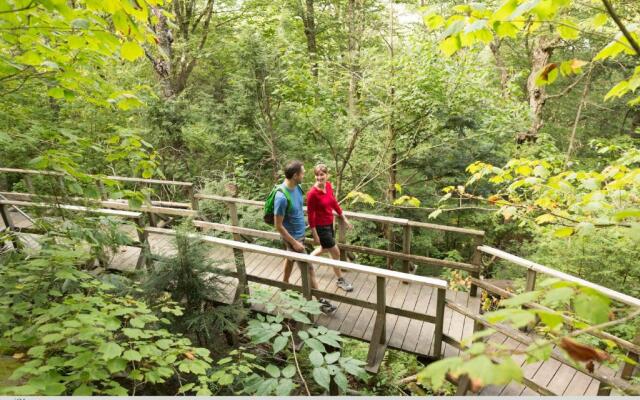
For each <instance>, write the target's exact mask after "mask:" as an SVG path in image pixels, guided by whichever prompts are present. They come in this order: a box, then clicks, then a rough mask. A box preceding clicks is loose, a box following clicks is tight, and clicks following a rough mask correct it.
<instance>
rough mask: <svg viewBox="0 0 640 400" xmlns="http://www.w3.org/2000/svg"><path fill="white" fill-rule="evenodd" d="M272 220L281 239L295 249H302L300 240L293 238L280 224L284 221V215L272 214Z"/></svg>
mask: <svg viewBox="0 0 640 400" xmlns="http://www.w3.org/2000/svg"><path fill="white" fill-rule="evenodd" d="M273 220H274V223H275V227H276V230H277V231H278V233H279V234H280V236H281V237H282V239H284V240H285V241H286V242H287V243H289V244H290V245H291V247H293V249H294V250H295V251H304V246H303V245H302V244H301V243H300V242H298V241H297V240H295V239H294V238H293V236H291V234H289V231H287V229H286V228H285V227H284V225H282V222H283V221H284V215H274V216H273Z"/></svg>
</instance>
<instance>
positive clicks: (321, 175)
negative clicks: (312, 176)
mask: <svg viewBox="0 0 640 400" xmlns="http://www.w3.org/2000/svg"><path fill="white" fill-rule="evenodd" d="M328 178H329V175H328V174H327V173H326V172H324V171H318V172H316V182H317V183H319V184H321V185H324V184H325V183H326V182H327V179H328Z"/></svg>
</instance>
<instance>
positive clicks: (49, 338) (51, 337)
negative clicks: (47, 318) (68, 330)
mask: <svg viewBox="0 0 640 400" xmlns="http://www.w3.org/2000/svg"><path fill="white" fill-rule="evenodd" d="M62 339H64V335H62V334H60V333H50V334H48V335H45V336H43V337H42V343H53V342H59V341H61V340H62Z"/></svg>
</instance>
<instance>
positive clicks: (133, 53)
mask: <svg viewBox="0 0 640 400" xmlns="http://www.w3.org/2000/svg"><path fill="white" fill-rule="evenodd" d="M120 55H121V56H122V58H123V59H124V60H127V61H135V60H137V59H138V58H140V57H142V56H143V55H144V50H143V49H142V47H141V46H140V45H139V44H138V43H136V42H126V43H125V44H123V45H122V48H121V49H120Z"/></svg>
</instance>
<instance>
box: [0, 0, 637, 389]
mask: <svg viewBox="0 0 640 400" xmlns="http://www.w3.org/2000/svg"><path fill="white" fill-rule="evenodd" d="M425 3H426V2H424V1H420V2H418V1H415V0H406V1H389V2H382V1H376V0H360V1H356V0H347V1H335V0H307V1H306V2H296V1H291V0H276V1H264V0H248V1H236V0H224V1H220V2H214V1H211V0H172V1H159V0H145V1H129V0H104V1H102V0H101V1H97V0H76V1H66V0H6V1H4V2H2V4H0V159H1V160H2V165H0V167H20V168H33V169H42V170H54V171H57V172H60V173H62V174H63V177H62V180H61V181H58V180H57V179H54V178H52V179H49V178H50V177H40V178H34V179H33V180H32V181H31V182H27V181H26V180H24V179H23V178H22V177H21V176H20V175H17V174H11V173H2V174H1V178H0V188H1V189H2V191H12V190H15V191H23V192H24V191H26V190H28V189H30V188H29V186H30V185H31V186H32V187H33V188H34V189H35V190H36V191H37V192H38V193H40V194H47V195H53V196H56V199H57V200H60V199H61V198H67V197H70V196H83V197H87V198H93V199H97V198H99V197H100V196H101V191H102V194H103V195H107V196H108V197H110V198H111V199H127V200H128V201H129V203H130V204H131V205H132V206H139V205H141V204H142V203H143V202H145V201H148V200H151V199H157V198H160V197H161V198H162V199H164V200H184V199H185V198H186V195H185V193H182V192H179V191H168V190H167V189H158V188H156V189H155V190H156V191H155V192H154V190H153V189H151V188H147V187H142V186H141V185H136V184H133V183H132V184H123V183H119V182H116V181H114V180H111V179H109V178H107V176H109V175H125V176H136V177H143V178H150V177H157V178H167V179H175V180H186V181H190V182H194V183H195V185H196V187H197V189H199V190H201V191H202V192H205V193H212V194H224V195H235V196H241V197H245V198H254V199H262V198H263V197H264V196H265V195H266V193H267V192H268V190H269V189H270V188H271V186H272V185H273V184H274V182H276V181H279V180H281V179H282V174H281V169H282V166H283V164H284V163H286V161H288V160H289V159H292V158H297V159H300V160H303V161H304V162H305V165H306V167H307V170H308V171H310V170H311V167H312V166H313V165H314V164H315V163H317V162H324V163H326V164H327V165H328V166H329V167H330V174H331V176H330V179H331V181H332V182H333V183H334V187H335V189H336V194H337V195H338V197H339V200H340V201H341V202H342V204H343V206H344V207H345V208H348V209H350V210H355V211H365V212H369V213H384V214H386V215H392V216H397V217H403V218H411V219H414V220H421V221H430V222H437V223H443V224H449V225H455V226H464V227H473V228H478V229H482V230H484V231H486V237H485V242H486V243H488V244H490V245H493V246H495V247H499V248H501V249H504V250H507V251H510V252H512V253H514V254H518V255H520V256H523V257H526V258H529V259H531V260H534V261H536V262H539V263H541V264H544V265H548V266H550V267H553V268H556V269H558V270H561V271H564V272H567V273H570V274H573V275H576V276H579V277H581V278H584V279H586V280H589V281H592V282H594V283H598V284H601V285H604V286H607V287H609V288H611V289H614V290H617V291H620V292H623V293H626V294H628V295H631V296H636V297H637V296H640V291H639V289H638V288H639V287H640V265H639V264H638V263H637V259H638V256H639V254H640V247H639V244H638V243H640V241H639V239H640V208H639V206H638V204H639V203H640V154H639V153H638V145H639V142H638V141H639V139H640V107H639V99H640V98H639V97H637V96H638V93H637V88H638V87H640V63H639V60H640V45H639V44H640V30H639V28H638V27H639V26H640V20H639V19H638V15H640V6H639V5H638V4H636V3H635V2H629V1H621V0H594V1H588V2H582V1H574V0H504V1H502V0H497V1H494V0H490V1H481V2H476V3H468V2H464V1H455V0H438V1H432V2H428V5H427V6H425ZM312 182H313V174H311V173H307V177H306V179H305V182H304V185H303V186H305V188H308V187H309V186H310V185H311V184H312ZM161 190H163V192H161ZM201 214H202V215H203V216H205V217H206V218H208V219H209V220H212V221H224V220H225V219H226V218H228V216H227V213H226V210H225V209H224V208H223V206H221V205H220V204H215V203H207V202H206V201H203V202H202V203H201ZM33 216H34V217H37V225H38V226H39V227H40V228H42V229H44V230H45V231H47V232H48V234H47V235H45V236H44V237H43V239H42V243H41V247H40V248H39V249H25V250H24V251H21V252H14V251H11V250H10V246H9V244H8V243H9V239H10V238H9V237H8V236H6V234H5V232H4V231H2V232H0V257H1V258H0V327H1V329H0V331H2V332H3V334H2V335H3V336H2V338H0V340H1V341H0V353H2V354H6V355H9V356H13V357H14V359H15V360H17V362H18V365H16V366H15V368H16V369H15V371H14V372H13V373H12V374H13V375H12V376H11V379H12V380H11V381H10V383H8V384H7V385H11V386H8V387H7V388H4V389H2V390H3V391H4V392H6V393H10V394H16V395H29V394H34V395H41V394H47V395H69V394H85V395H88V394H107V395H109V394H118V395H125V394H129V395H133V394H141V393H142V394H168V395H173V394H177V393H191V394H258V395H269V394H280V395H285V394H322V393H325V392H327V391H332V390H334V389H336V387H337V390H339V391H340V392H341V393H343V394H344V393H347V391H348V390H349V388H356V389H357V390H359V391H360V392H366V393H374V394H399V393H400V392H403V391H405V390H408V389H407V387H406V385H405V384H398V383H397V381H399V380H401V378H403V376H404V375H409V374H415V373H416V372H417V370H418V369H420V368H421V366H420V365H419V364H418V363H417V361H415V358H410V359H406V358H403V357H404V356H402V357H401V356H398V357H397V359H394V357H389V358H388V359H387V360H386V361H385V362H386V365H385V366H383V372H382V373H381V374H379V375H378V376H376V377H367V376H366V375H365V374H364V373H363V370H362V363H361V362H360V361H359V359H363V355H362V354H360V353H359V350H358V349H357V345H355V344H353V343H351V342H348V341H345V340H343V339H342V338H341V337H340V336H339V335H338V334H337V333H336V332H333V331H329V330H326V329H324V328H318V327H312V326H310V325H305V324H307V323H308V322H310V321H309V320H308V315H313V314H317V313H318V304H317V303H315V302H308V301H306V300H304V299H302V298H300V297H299V296H297V295H295V294H292V293H283V294H282V295H281V298H280V299H279V300H278V302H277V303H270V302H269V301H268V299H267V298H266V297H260V296H266V295H265V294H264V293H259V292H258V293H254V294H253V295H254V297H252V298H251V300H249V299H242V301H250V302H254V303H259V304H262V305H264V306H266V307H268V308H269V309H270V311H272V315H270V316H268V317H265V316H260V315H254V314H249V313H247V312H246V308H242V307H241V305H240V304H233V305H228V306H220V305H219V304H217V303H216V297H217V296H218V295H219V294H220V293H222V292H223V291H224V287H223V284H224V282H226V281H225V276H224V275H225V272H224V270H223V269H221V268H219V267H220V265H219V263H217V262H212V261H211V259H210V257H209V256H210V254H211V252H215V251H216V250H215V249H210V248H206V247H204V245H203V244H202V243H197V242H194V241H191V240H188V239H186V236H183V235H178V237H177V239H176V251H177V252H176V254H175V255H170V256H167V257H164V258H163V259H161V260H159V261H158V262H156V263H155V265H154V267H153V268H151V269H150V270H149V271H138V272H137V273H131V274H120V275H114V274H111V273H110V272H111V271H105V270H104V267H106V266H107V265H108V264H109V262H110V260H111V258H112V257H113V256H114V254H116V253H117V252H118V247H119V246H122V245H124V244H131V243H132V239H131V237H130V235H128V234H124V233H123V231H124V230H126V229H129V230H131V229H133V228H132V227H130V226H129V227H124V226H121V225H120V224H119V223H118V222H115V221H114V220H112V219H109V218H106V217H105V218H89V217H85V216H83V215H80V214H74V213H66V214H65V215H64V222H63V223H59V222H58V221H59V220H56V219H52V218H51V216H50V215H47V214H46V213H45V214H42V215H40V214H34V215H33ZM240 221H241V224H242V225H244V226H247V227H254V228H260V229H270V228H269V227H268V226H266V225H264V224H263V223H262V220H261V215H260V214H259V211H252V210H249V209H247V210H240ZM354 225H355V229H353V230H352V231H350V232H349V233H348V240H349V241H350V242H351V243H353V244H356V245H367V246H370V247H377V248H380V249H394V248H397V247H399V246H400V243H401V241H402V232H400V231H399V230H398V231H394V230H392V229H387V230H385V229H383V227H381V226H378V225H376V224H374V223H371V222H356V223H355V224H354ZM413 235H414V236H413V238H412V252H414V253H415V254H420V255H427V256H430V257H436V258H443V259H449V260H454V261H463V260H468V259H469V257H470V256H471V254H472V252H473V242H472V241H471V240H469V239H465V238H463V237H461V236H459V235H456V234H455V233H450V234H438V233H434V232H430V231H427V230H420V231H418V230H415V231H414V233H413ZM5 243H7V245H6V246H5V245H4V244H5ZM357 261H358V262H361V263H365V264H369V265H377V266H382V265H384V263H385V260H384V259H383V258H382V257H373V256H359V258H358V259H357ZM483 261H484V263H485V272H484V273H485V275H486V276H487V277H493V278H498V279H507V280H509V281H510V282H511V283H512V284H513V287H515V288H516V292H518V291H519V290H520V288H521V287H522V286H523V284H524V276H523V273H522V270H521V269H518V270H515V269H514V268H512V267H510V266H509V265H507V264H506V263H500V262H494V260H489V259H485V260H483ZM96 263H97V264H98V265H99V266H100V268H96V267H97V265H96ZM417 273H419V274H424V275H438V276H440V277H443V278H446V279H447V280H449V281H450V282H451V287H452V288H454V289H457V290H467V289H468V286H469V278H468V276H467V275H466V273H461V272H459V271H450V270H442V269H430V268H418V270H417ZM139 288H141V289H139ZM534 300H537V301H540V302H542V303H544V304H545V305H547V306H549V307H550V310H549V311H545V312H540V311H539V310H537V311H536V310H531V309H522V308H521V305H522V304H524V303H528V302H531V301H534ZM487 302H488V303H489V305H490V306H491V305H492V307H494V308H495V307H496V306H497V303H498V302H497V301H496V302H494V303H491V300H490V299H487ZM585 304H589V305H591V306H589V307H587V306H585ZM500 307H503V308H501V309H498V310H494V312H493V313H490V314H488V315H487V317H488V318H490V319H491V320H492V321H493V322H495V323H501V324H507V325H512V326H516V327H518V326H524V325H527V326H529V328H530V329H536V330H537V332H538V333H540V334H541V335H542V337H544V338H545V339H544V341H542V342H540V343H537V344H535V345H532V348H531V349H529V350H530V351H528V357H529V361H531V362H536V361H539V360H541V359H548V358H549V357H550V354H551V353H550V352H549V349H550V348H551V347H552V346H553V345H558V346H560V347H561V348H564V349H565V354H566V355H567V356H568V357H569V358H571V355H572V351H573V350H575V349H576V348H579V349H582V350H584V348H585V347H588V348H589V349H591V350H590V351H592V353H590V354H591V355H592V357H591V358H589V360H588V361H603V362H609V363H613V362H614V360H618V361H619V360H620V359H622V358H621V357H622V355H621V353H620V351H619V349H618V348H616V346H613V345H611V343H608V342H606V341H599V340H595V339H594V338H593V337H590V336H589V337H587V335H576V337H567V335H571V333H569V331H568V325H566V324H563V323H561V321H563V320H565V318H567V317H569V318H572V319H573V320H576V321H577V322H576V323H575V324H574V325H573V327H574V328H575V329H579V330H587V329H592V328H589V327H590V326H592V325H602V324H607V323H608V322H612V324H611V326H609V325H607V326H605V328H606V329H607V332H611V333H615V334H616V335H618V336H619V337H621V338H624V339H626V340H633V339H634V337H635V336H636V335H637V332H638V330H637V329H638V318H635V317H633V318H632V317H629V315H632V314H628V313H627V312H628V310H622V309H621V307H620V305H618V304H615V303H611V302H609V300H607V299H604V298H601V297H599V295H597V294H596V293H593V292H591V291H589V290H587V289H585V288H582V287H577V286H571V285H565V284H563V283H560V282H555V281H548V282H546V283H545V284H544V285H543V287H542V288H541V289H540V290H538V291H534V292H528V293H527V294H521V295H520V296H518V297H515V299H514V298H512V299H511V300H509V301H506V302H503V303H501V305H500ZM488 308H490V307H488ZM609 319H611V321H609ZM559 321H560V322H559ZM614 322H617V323H614ZM603 329H604V328H603ZM489 333H491V332H484V333H480V334H478V335H477V337H475V338H474V340H476V339H480V338H481V337H482V336H483V335H487V334H489ZM298 340H301V341H302V342H303V343H304V344H303V345H302V347H299V346H296V345H295V344H296V343H294V342H295V341H298ZM563 340H566V341H563ZM193 343H195V345H194V344H193ZM228 343H231V344H228ZM468 345H469V348H468V349H467V351H466V352H463V354H462V355H461V357H460V358H452V359H448V360H445V361H443V362H440V363H434V364H431V365H430V366H429V367H428V368H427V369H426V370H424V371H423V372H422V373H420V374H418V377H417V381H418V383H419V384H420V385H422V387H419V386H418V385H415V384H414V383H412V384H411V385H409V386H410V387H409V389H410V391H411V392H412V393H416V394H425V393H427V392H425V390H428V391H430V392H429V393H433V391H434V390H442V389H440V387H441V385H442V384H443V380H444V377H445V376H446V373H447V372H449V373H450V376H451V375H454V376H462V375H465V374H467V375H469V376H471V378H473V379H472V380H473V382H474V385H475V386H476V388H477V386H482V385H485V384H488V383H504V382H507V381H508V380H510V379H516V380H518V379H521V377H522V375H521V373H520V372H519V371H520V369H519V368H511V367H512V366H513V365H512V364H511V362H512V361H509V360H510V356H511V353H510V352H509V351H508V350H507V349H502V348H491V347H490V346H488V345H485V344H484V343H480V342H477V343H473V342H469V343H468ZM563 345H564V347H563ZM580 346H584V347H580ZM596 348H597V350H598V351H602V352H603V353H599V352H598V351H596ZM585 351H586V350H585ZM574 353H575V351H574ZM603 354H606V357H605V356H604V355H603ZM574 355H575V354H574ZM406 357H409V356H406ZM605 358H606V359H605ZM94 359H97V360H98V361H99V362H92V361H93V360H94ZM498 361H500V362H499V363H497V362H498ZM385 368H386V369H385ZM384 371H387V372H384ZM392 374H397V375H398V376H396V377H395V378H396V379H395V380H394V379H391V377H390V376H389V375H392ZM364 378H366V379H368V381H367V382H366V383H365V382H364V381H362V379H364ZM0 382H2V381H0ZM0 384H4V383H0ZM447 391H449V389H445V392H447ZM439 393H443V392H439ZM447 393H448V392H447Z"/></svg>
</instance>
